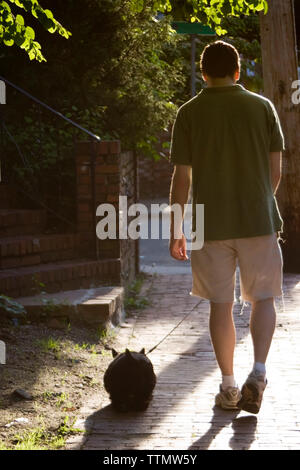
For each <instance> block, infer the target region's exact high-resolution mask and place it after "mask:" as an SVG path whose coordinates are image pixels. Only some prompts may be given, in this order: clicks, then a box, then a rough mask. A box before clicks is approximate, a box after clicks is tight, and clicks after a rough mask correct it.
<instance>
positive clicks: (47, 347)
mask: <svg viewBox="0 0 300 470" xmlns="http://www.w3.org/2000/svg"><path fill="white" fill-rule="evenodd" d="M37 344H38V345H39V346H40V347H41V349H42V350H43V351H44V352H49V351H52V352H59V351H60V344H59V341H57V340H55V339H54V338H52V337H51V336H50V337H49V338H43V339H39V340H37Z"/></svg>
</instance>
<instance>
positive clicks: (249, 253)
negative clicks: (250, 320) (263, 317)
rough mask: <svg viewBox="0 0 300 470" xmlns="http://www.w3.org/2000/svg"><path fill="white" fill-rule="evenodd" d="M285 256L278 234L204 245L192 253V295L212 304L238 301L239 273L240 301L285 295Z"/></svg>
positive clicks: (212, 242) (219, 241) (211, 242)
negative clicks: (283, 255)
mask: <svg viewBox="0 0 300 470" xmlns="http://www.w3.org/2000/svg"><path fill="white" fill-rule="evenodd" d="M282 265H283V261H282V254H281V248H280V245H279V239H278V237H277V233H276V232H275V233H272V234H271V235H263V236H259V237H250V238H235V239H231V240H214V241H206V242H204V245H203V247H202V248H201V250H192V251H191V268H192V275H193V286H192V290H191V292H190V295H196V296H198V297H202V298H204V299H208V300H210V301H212V302H233V301H234V300H235V295H234V292H235V272H236V268H237V266H239V271H240V287H241V298H242V300H244V301H249V302H253V301H257V300H263V299H267V298H269V297H277V296H281V295H282Z"/></svg>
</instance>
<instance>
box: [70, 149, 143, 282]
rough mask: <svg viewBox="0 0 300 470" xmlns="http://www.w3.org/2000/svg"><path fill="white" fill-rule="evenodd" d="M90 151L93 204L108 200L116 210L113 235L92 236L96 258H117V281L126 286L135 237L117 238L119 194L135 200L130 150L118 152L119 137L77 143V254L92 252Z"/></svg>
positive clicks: (133, 258) (131, 276) (131, 272)
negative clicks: (118, 264)
mask: <svg viewBox="0 0 300 470" xmlns="http://www.w3.org/2000/svg"><path fill="white" fill-rule="evenodd" d="M92 152H94V188H95V206H96V208H97V207H98V206H99V205H100V204H103V203H110V204H112V205H113V206H114V207H115V211H116V228H117V230H116V239H109V238H107V239H104V240H99V239H97V240H96V244H97V251H98V258H99V259H108V258H119V259H120V283H121V284H122V285H124V286H125V287H126V286H127V285H128V284H129V283H130V282H132V280H133V279H134V277H135V274H136V253H137V250H136V248H137V247H136V245H137V243H138V240H137V241H135V240H131V239H119V195H121V196H127V205H128V206H129V205H130V204H132V203H134V202H136V189H135V181H136V178H135V160H134V155H133V153H132V152H121V145H120V142H119V141H102V142H96V143H94V142H78V143H77V154H76V168H77V169H76V171H77V231H78V233H79V236H80V245H81V254H82V255H84V256H94V232H95V227H94V222H93V212H94V208H93V196H92V188H93V181H92V180H93V176H92V171H91V168H92V167H91V165H92V163H91V154H92ZM105 216H106V214H105V215H104V217H105ZM101 219H102V217H96V223H98V222H99V221H100V220H101ZM128 221H130V219H128Z"/></svg>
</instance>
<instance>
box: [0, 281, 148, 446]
mask: <svg viewBox="0 0 300 470" xmlns="http://www.w3.org/2000/svg"><path fill="white" fill-rule="evenodd" d="M141 284H142V280H141V279H139V280H138V281H136V282H135V284H134V285H133V288H132V291H131V294H130V296H129V297H127V298H126V299H125V310H126V317H127V318H128V317H129V316H131V315H135V314H136V313H137V311H138V310H139V309H140V308H142V307H143V304H146V303H147V301H146V299H143V298H140V297H139V296H138V293H139V290H140V287H141ZM129 293H130V291H129ZM126 302H127V303H126ZM49 324H50V325H51V322H50V323H49V322H48V323H47V324H46V323H45V322H40V323H36V322H35V323H34V324H33V323H29V322H28V321H24V322H23V324H20V325H18V326H14V325H12V324H7V323H6V324H1V323H0V338H1V339H2V340H3V341H4V342H5V343H6V364H5V365H0V374H1V375H0V450H18V449H27V450H30V449H33V450H38V449H64V446H65V439H66V438H67V437H68V436H70V435H71V434H75V433H78V432H82V431H80V430H76V428H74V426H73V424H74V422H75V421H76V415H77V412H78V411H79V409H80V408H81V406H82V405H83V402H84V401H86V400H87V399H88V398H89V396H90V395H91V394H94V395H98V396H99V403H101V397H103V394H105V395H107V393H106V391H105V389H104V386H103V374H104V372H105V370H106V368H107V366H108V364H109V363H110V362H111V360H112V354H111V350H110V348H111V347H114V341H115V338H116V337H117V333H118V329H119V327H116V328H111V329H109V330H106V331H104V330H102V331H101V330H100V329H98V331H97V330H96V329H92V328H87V327H82V326H76V325H70V324H68V325H58V324H56V323H55V322H52V326H49ZM19 389H21V393H22V390H23V391H25V392H27V394H28V395H26V394H25V397H24V396H20V395H19V394H18V392H16V390H19ZM15 420H17V421H15Z"/></svg>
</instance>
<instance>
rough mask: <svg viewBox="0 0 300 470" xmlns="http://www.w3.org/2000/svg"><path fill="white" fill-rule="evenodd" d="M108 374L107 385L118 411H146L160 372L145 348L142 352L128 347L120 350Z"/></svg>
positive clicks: (112, 401) (113, 351)
mask: <svg viewBox="0 0 300 470" xmlns="http://www.w3.org/2000/svg"><path fill="white" fill-rule="evenodd" d="M112 355H113V357H114V358H115V359H114V360H113V361H112V362H111V363H110V364H109V366H108V368H107V370H106V372H105V374H104V387H105V390H106V391H107V392H108V393H109V395H110V399H111V403H112V406H113V407H114V409H115V410H116V411H123V412H125V411H144V410H146V408H147V407H148V405H149V403H150V401H151V399H152V392H153V389H154V387H155V384H156V375H155V373H154V370H153V365H152V362H151V361H150V359H148V357H147V356H146V354H145V348H143V349H142V350H141V351H140V352H139V353H138V352H135V351H129V350H128V349H126V351H125V353H121V354H119V353H117V351H115V350H114V349H112Z"/></svg>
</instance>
